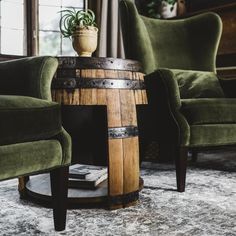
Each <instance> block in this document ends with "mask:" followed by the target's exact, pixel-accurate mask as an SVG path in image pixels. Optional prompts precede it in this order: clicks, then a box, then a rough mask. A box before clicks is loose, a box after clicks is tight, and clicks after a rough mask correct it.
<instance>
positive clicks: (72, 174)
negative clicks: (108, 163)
mask: <svg viewBox="0 0 236 236" xmlns="http://www.w3.org/2000/svg"><path fill="white" fill-rule="evenodd" d="M106 179H107V167H104V166H93V165H83V164H75V165H73V166H70V170H69V188H79V189H96V188H97V187H98V185H99V184H101V183H102V182H104V181H105V180H106Z"/></svg>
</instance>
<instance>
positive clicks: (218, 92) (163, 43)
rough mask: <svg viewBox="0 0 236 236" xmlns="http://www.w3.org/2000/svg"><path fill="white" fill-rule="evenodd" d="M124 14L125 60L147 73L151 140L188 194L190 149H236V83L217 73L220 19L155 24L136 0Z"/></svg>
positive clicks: (124, 4) (127, 2) (125, 5)
mask: <svg viewBox="0 0 236 236" xmlns="http://www.w3.org/2000/svg"><path fill="white" fill-rule="evenodd" d="M120 13H121V23H122V32H123V38H124V48H125V55H126V58H128V59H135V60H138V61H140V62H141V63H142V64H143V71H144V72H145V73H146V74H147V75H146V76H145V83H146V89H147V96H148V104H149V105H148V109H147V114H149V115H148V117H149V121H150V123H151V125H152V134H151V137H152V138H153V137H154V139H155V141H158V143H159V159H160V160H165V159H169V160H170V159H175V161H176V177H177V188H178V191H180V192H183V191H184V189H185V176H186V163H187V153H188V152H187V150H188V149H189V148H190V149H192V150H196V149H202V148H204V149H205V148H209V147H215V146H217V147H219V146H220V147H222V146H228V145H236V99H234V98H236V95H235V94H236V93H235V88H236V82H235V80H224V79H221V78H220V79H219V78H217V76H216V74H215V73H216V68H215V61H216V54H217V49H218V45H219V41H220V37H221V32H222V22H221V19H220V17H219V16H218V15H217V14H215V13H210V12H208V13H204V14H200V15H196V16H192V17H189V18H185V19H175V20H173V19H172V20H159V19H151V18H147V17H144V16H141V15H139V13H138V11H137V9H136V7H135V4H134V3H133V1H131V0H121V2H120ZM163 150H164V151H163ZM170 150H173V151H170ZM167 153H169V154H170V155H169V156H168V155H167Z"/></svg>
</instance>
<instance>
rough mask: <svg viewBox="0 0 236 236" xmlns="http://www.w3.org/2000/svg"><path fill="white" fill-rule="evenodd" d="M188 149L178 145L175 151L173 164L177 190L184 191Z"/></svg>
mask: <svg viewBox="0 0 236 236" xmlns="http://www.w3.org/2000/svg"><path fill="white" fill-rule="evenodd" d="M187 157H188V149H187V148H185V147H180V148H178V149H177V151H176V156H175V166H176V180H177V191H178V192H184V191H185V181H186V169H187Z"/></svg>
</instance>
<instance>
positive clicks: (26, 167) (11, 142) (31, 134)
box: [0, 57, 71, 180]
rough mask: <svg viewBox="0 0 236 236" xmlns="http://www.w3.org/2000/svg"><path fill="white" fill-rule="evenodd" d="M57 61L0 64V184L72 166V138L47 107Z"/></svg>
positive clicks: (57, 111)
mask: <svg viewBox="0 0 236 236" xmlns="http://www.w3.org/2000/svg"><path fill="white" fill-rule="evenodd" d="M57 66H58V61H57V60H56V59H55V58H52V57H29V58H24V59H18V60H12V61H7V62H1V63H0V84H1V85H0V180H4V179H9V178H14V177H17V176H22V175H30V174H35V173H39V172H44V171H49V170H51V169H54V168H58V167H60V166H66V165H69V164H70V162H71V138H70V136H69V134H68V133H67V132H66V131H65V130H64V129H63V128H62V126H61V112H60V105H59V104H57V103H55V102H52V101H51V91H50V86H51V81H52V78H53V75H54V73H55V72H56V69H57Z"/></svg>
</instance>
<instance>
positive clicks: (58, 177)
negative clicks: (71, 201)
mask: <svg viewBox="0 0 236 236" xmlns="http://www.w3.org/2000/svg"><path fill="white" fill-rule="evenodd" d="M68 172H69V167H68V166H66V167H61V168H58V169H55V170H53V171H51V172H50V177H51V190H52V206H53V218H54V226H55V230H56V231H62V230H64V229H65V226H66V211H67V194H68Z"/></svg>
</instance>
